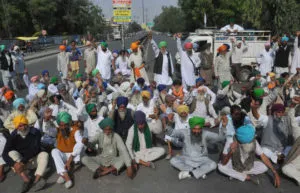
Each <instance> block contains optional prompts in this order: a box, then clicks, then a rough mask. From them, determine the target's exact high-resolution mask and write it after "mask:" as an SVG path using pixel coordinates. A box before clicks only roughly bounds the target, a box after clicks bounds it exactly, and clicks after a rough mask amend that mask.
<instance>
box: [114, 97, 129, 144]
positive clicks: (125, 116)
mask: <svg viewBox="0 0 300 193" xmlns="http://www.w3.org/2000/svg"><path fill="white" fill-rule="evenodd" d="M127 105H128V98H127V97H123V96H119V97H118V98H117V99H116V101H115V102H113V107H112V110H111V112H110V115H109V116H110V117H111V118H112V119H113V120H114V122H115V127H114V132H116V133H118V134H119V136H120V137H121V138H122V139H123V141H126V138H127V135H128V130H129V129H130V128H131V127H132V125H133V123H134V119H133V117H134V111H133V110H131V109H129V108H127ZM116 106H117V108H116Z"/></svg>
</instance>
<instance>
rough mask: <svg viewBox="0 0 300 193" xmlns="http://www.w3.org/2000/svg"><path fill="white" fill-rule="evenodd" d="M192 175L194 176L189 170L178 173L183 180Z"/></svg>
mask: <svg viewBox="0 0 300 193" xmlns="http://www.w3.org/2000/svg"><path fill="white" fill-rule="evenodd" d="M190 177H192V176H191V174H190V172H188V171H181V172H179V174H178V178H179V180H183V179H186V178H190Z"/></svg>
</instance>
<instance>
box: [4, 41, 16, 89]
mask: <svg viewBox="0 0 300 193" xmlns="http://www.w3.org/2000/svg"><path fill="white" fill-rule="evenodd" d="M0 69H1V76H2V82H3V84H4V86H7V87H8V86H9V85H8V84H9V82H11V83H12V86H13V89H14V90H17V84H16V80H15V65H14V61H13V58H12V55H11V53H10V52H9V51H8V49H6V47H5V45H0Z"/></svg>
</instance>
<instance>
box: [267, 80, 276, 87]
mask: <svg viewBox="0 0 300 193" xmlns="http://www.w3.org/2000/svg"><path fill="white" fill-rule="evenodd" d="M275 87H276V83H275V82H274V81H272V82H269V84H268V89H273V88H275Z"/></svg>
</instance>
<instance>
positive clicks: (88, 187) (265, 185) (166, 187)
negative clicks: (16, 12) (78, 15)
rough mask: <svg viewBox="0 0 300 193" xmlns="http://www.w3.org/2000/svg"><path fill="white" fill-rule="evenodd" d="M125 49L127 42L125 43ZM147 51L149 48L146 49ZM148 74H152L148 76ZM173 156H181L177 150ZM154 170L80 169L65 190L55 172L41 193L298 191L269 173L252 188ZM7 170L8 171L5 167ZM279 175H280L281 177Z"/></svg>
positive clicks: (11, 182) (8, 190)
mask: <svg viewBox="0 0 300 193" xmlns="http://www.w3.org/2000/svg"><path fill="white" fill-rule="evenodd" d="M154 39H155V40H156V41H157V42H159V41H161V40H166V41H167V42H168V45H169V46H168V48H169V50H170V52H171V53H172V55H173V56H174V55H175V51H176V44H175V40H173V39H171V38H168V37H164V36H154ZM126 44H127V46H126V47H128V45H129V42H126ZM109 47H110V49H112V50H113V49H119V48H120V47H121V44H120V42H110V43H109ZM149 48H150V49H149ZM149 48H148V53H147V54H146V56H147V57H146V58H145V61H146V63H147V64H149V66H150V69H149V71H148V72H151V67H153V62H154V61H153V56H154V54H153V52H152V49H151V47H149ZM27 65H28V69H29V74H30V75H35V74H39V73H41V71H42V70H43V69H48V70H49V71H50V74H51V75H53V74H57V72H56V56H50V57H46V58H41V59H38V60H34V61H30V62H28V63H27ZM150 74H151V73H150ZM176 153H180V152H179V151H178V152H176ZM210 156H211V158H212V159H213V160H215V161H217V160H218V157H219V153H216V152H210ZM155 164H156V169H155V170H153V169H149V168H144V167H141V168H140V170H139V171H138V174H137V176H136V178H135V179H134V180H130V179H129V178H127V176H126V174H125V173H124V172H123V173H121V174H120V176H113V175H109V176H105V177H103V178H100V179H98V180H93V179H92V173H91V172H90V171H88V170H87V168H86V167H81V168H79V169H78V170H77V171H76V172H75V173H74V186H73V187H72V188H71V189H70V190H67V189H65V188H64V186H62V185H59V184H56V183H55V182H56V179H57V177H58V176H57V174H56V172H55V170H51V171H49V172H48V173H47V175H46V179H47V182H48V184H47V187H46V189H44V190H42V191H40V192H41V193H50V192H51V193H52V192H53V193H54V192H55V193H65V192H72V193H77V192H78V193H81V192H86V193H107V192H110V193H127V192H128V193H129V192H130V193H199V192H205V193H218V192H220V193H221V192H222V193H241V192H243V193H296V192H299V186H296V184H295V183H294V182H293V181H291V180H290V179H287V178H285V177H282V178H281V181H282V184H281V187H280V188H279V189H276V188H274V186H273V177H272V174H271V173H270V172H269V173H267V174H263V175H260V185H258V186H257V185H254V184H252V183H251V182H239V181H237V180H229V178H228V177H226V176H224V175H221V174H220V173H219V172H218V171H214V172H212V173H211V174H208V175H207V179H206V180H202V179H201V180H196V179H193V178H191V179H185V180H182V181H179V180H178V171H177V170H176V169H174V168H172V167H171V165H170V163H169V161H167V160H165V159H163V158H162V159H161V160H159V161H157V162H156V163H155ZM7 169H8V168H7ZM281 176H282V175H281ZM21 184H22V183H21V179H20V177H18V176H17V175H15V174H14V173H13V172H12V171H9V172H8V173H7V178H6V180H5V181H4V182H3V183H0V193H15V192H20V191H19V190H20V189H21Z"/></svg>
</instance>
